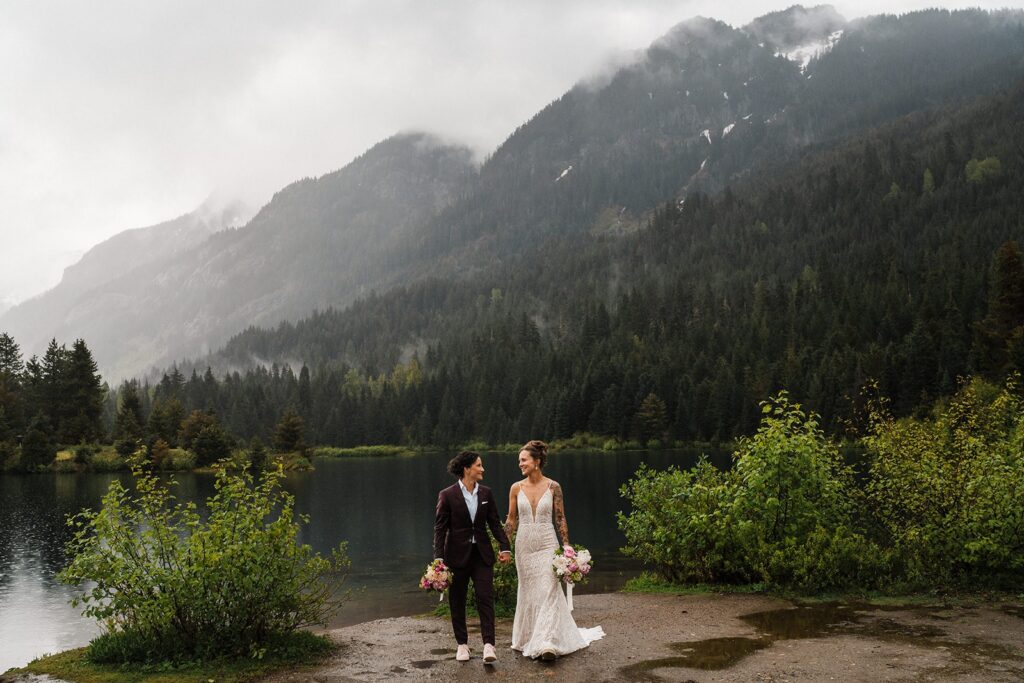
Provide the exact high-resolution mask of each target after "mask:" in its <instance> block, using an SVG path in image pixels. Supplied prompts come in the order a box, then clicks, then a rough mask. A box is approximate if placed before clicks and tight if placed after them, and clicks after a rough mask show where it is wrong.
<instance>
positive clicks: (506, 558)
mask: <svg viewBox="0 0 1024 683" xmlns="http://www.w3.org/2000/svg"><path fill="white" fill-rule="evenodd" d="M511 561H512V551H511V550H502V551H501V552H500V553H498V562H501V563H502V564H508V563H509V562H511Z"/></svg>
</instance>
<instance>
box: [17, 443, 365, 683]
mask: <svg viewBox="0 0 1024 683" xmlns="http://www.w3.org/2000/svg"><path fill="white" fill-rule="evenodd" d="M130 463H131V467H132V476H133V483H132V485H131V486H126V485H125V484H123V483H122V482H121V481H120V480H118V479H115V480H113V481H112V482H111V483H110V485H109V488H108V490H107V493H106V495H104V497H103V500H102V505H101V507H100V508H99V509H98V510H95V511H94V510H88V509H87V510H83V511H82V512H80V513H78V514H77V515H74V516H71V517H69V519H68V526H69V527H70V529H71V530H72V532H73V536H72V537H71V539H70V540H69V541H68V543H67V546H66V551H67V553H68V557H69V560H70V561H69V563H68V565H67V566H66V567H65V568H64V569H63V570H61V572H60V573H59V574H58V578H59V580H60V581H62V582H63V583H66V584H70V585H72V586H77V587H79V588H80V590H81V593H79V594H78V595H77V597H75V599H74V600H73V601H72V604H73V605H74V606H78V607H81V608H82V613H83V615H84V616H86V617H91V618H93V619H95V620H96V621H97V622H98V623H99V624H100V626H101V627H102V632H101V634H100V635H99V636H97V637H96V638H94V639H93V640H92V641H91V642H90V644H89V646H88V647H86V648H81V649H78V650H73V651H70V652H65V653H60V654H57V655H52V656H48V657H42V658H40V659H38V660H35V661H34V662H32V663H30V664H29V665H27V666H26V667H24V668H23V669H20V670H17V671H16V673H17V672H24V673H46V674H49V675H53V676H57V677H60V678H66V679H68V680H75V681H79V682H82V681H147V682H150V683H156V682H157V681H164V680H176V681H177V680H201V681H207V680H209V679H211V678H215V679H216V680H239V681H241V680H248V679H250V678H251V677H253V676H258V675H263V674H266V673H269V672H271V671H273V670H276V669H280V668H283V667H286V666H287V667H289V668H294V666H295V665H301V664H308V663H313V662H315V661H318V660H320V659H322V658H323V657H324V656H326V655H327V654H329V653H331V652H333V651H334V650H335V649H336V648H335V646H334V645H333V644H332V643H331V641H330V640H329V639H328V638H326V637H324V636H320V635H315V634H313V633H310V632H309V631H307V630H304V629H306V628H307V627H309V626H312V625H317V624H320V625H323V624H325V623H326V621H327V619H328V618H329V616H330V615H331V614H333V613H334V612H335V611H336V610H337V609H339V608H340V607H341V605H342V604H343V603H344V602H345V600H346V599H347V596H348V594H347V593H343V592H341V590H340V588H341V585H342V584H343V582H344V580H345V578H346V576H347V572H348V567H349V560H348V558H347V555H346V544H345V543H341V544H339V546H338V547H337V548H335V549H334V550H333V551H332V553H331V554H330V556H329V557H323V556H321V555H320V554H319V553H316V552H314V551H313V550H312V548H310V546H308V545H305V544H301V543H299V542H298V537H299V531H300V528H301V526H303V525H304V524H308V522H309V518H308V517H306V516H305V515H298V514H296V513H295V512H294V502H295V500H294V496H292V495H291V494H289V493H287V492H286V491H284V490H283V489H282V488H281V480H282V478H283V476H284V473H283V470H282V469H281V468H278V469H276V470H270V471H267V472H264V473H262V474H260V475H259V476H257V475H254V474H252V473H251V472H249V471H248V470H246V469H232V468H231V466H230V463H219V465H220V467H219V468H218V469H217V479H216V483H215V493H214V494H212V495H211V496H210V497H209V498H208V499H207V500H206V502H205V505H204V508H205V510H206V512H205V513H204V514H202V515H201V514H200V512H199V510H198V509H197V507H196V506H195V505H194V504H191V503H183V502H179V501H178V500H177V499H176V498H175V496H174V486H175V484H176V482H175V481H174V480H173V478H171V479H168V478H166V477H162V476H160V475H159V474H158V472H157V471H156V470H155V469H154V467H153V463H152V462H151V461H150V460H148V459H147V458H146V457H145V455H144V451H143V450H142V449H140V450H139V452H138V453H136V454H135V455H133V456H132V457H131V458H130Z"/></svg>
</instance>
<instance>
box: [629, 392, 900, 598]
mask: <svg viewBox="0 0 1024 683" xmlns="http://www.w3.org/2000/svg"><path fill="white" fill-rule="evenodd" d="M733 458H734V461H735V466H734V468H733V469H732V470H730V471H729V472H719V471H718V470H716V469H715V468H714V467H712V466H711V465H710V463H708V462H707V460H705V459H703V458H702V459H701V460H700V462H699V463H698V465H697V466H696V467H695V468H694V469H692V470H690V471H685V472H684V471H681V470H679V469H677V468H674V467H670V468H669V469H668V470H667V471H664V472H657V471H654V470H651V469H649V468H647V467H646V466H642V467H641V468H640V469H639V470H638V471H637V473H636V475H635V476H634V478H633V479H631V480H630V481H629V482H628V483H627V484H626V485H625V486H623V487H622V489H621V494H622V496H623V497H624V498H625V499H626V500H627V501H628V502H629V503H630V504H631V506H632V512H630V513H629V514H623V513H619V526H620V528H621V529H622V530H623V532H624V533H625V535H626V541H627V545H626V547H625V548H623V551H624V552H625V553H626V554H628V555H633V556H635V557H638V558H640V559H641V560H643V561H644V562H645V563H647V564H650V565H652V567H653V568H654V569H655V570H656V571H657V572H658V573H659V574H660V575H661V576H662V577H663V578H665V579H666V580H668V581H670V582H673V583H690V582H738V581H756V582H763V583H765V584H768V585H774V586H785V587H796V588H802V589H815V590H816V589H823V588H831V587H839V586H848V585H859V583H858V582H861V581H868V582H872V581H875V580H877V578H878V571H879V567H882V566H884V565H885V558H884V555H883V553H881V551H880V550H879V549H878V548H877V547H876V546H874V545H873V543H872V542H871V541H870V540H869V539H868V538H866V537H865V536H864V535H863V534H861V533H859V532H856V531H854V530H852V529H853V524H854V521H855V520H856V519H857V516H856V515H855V514H854V512H855V507H856V505H855V504H856V502H857V501H858V500H859V496H858V494H857V492H856V490H855V488H854V485H853V477H852V473H851V471H850V470H849V468H848V467H847V466H846V465H845V464H844V463H843V461H842V458H841V457H840V454H839V450H838V448H837V447H836V445H835V444H834V443H832V442H831V441H830V440H829V439H827V438H826V437H825V435H824V433H823V432H822V431H821V429H820V427H819V426H818V420H817V416H815V415H814V414H809V415H808V414H805V413H804V412H803V411H802V410H801V408H800V406H799V405H798V404H792V403H790V402H789V399H788V397H787V395H786V393H785V392H782V393H780V394H779V395H778V396H776V397H775V398H773V399H772V400H771V401H768V402H766V403H764V404H763V416H762V420H761V425H760V427H759V428H758V430H757V433H756V434H755V435H754V436H753V437H750V438H746V439H742V440H741V441H740V442H739V445H738V447H737V450H736V452H735V453H734V454H733Z"/></svg>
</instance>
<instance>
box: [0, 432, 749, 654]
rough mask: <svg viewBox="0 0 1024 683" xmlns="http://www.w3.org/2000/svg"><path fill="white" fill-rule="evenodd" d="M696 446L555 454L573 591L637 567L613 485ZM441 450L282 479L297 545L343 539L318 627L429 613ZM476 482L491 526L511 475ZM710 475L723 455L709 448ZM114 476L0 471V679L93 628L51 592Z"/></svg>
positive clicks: (71, 591)
mask: <svg viewBox="0 0 1024 683" xmlns="http://www.w3.org/2000/svg"><path fill="white" fill-rule="evenodd" d="M700 455H701V451H698V450H674V451H611V452H606V451H558V452H555V453H553V454H552V455H551V457H550V458H549V461H548V466H547V467H546V468H545V474H546V475H548V476H550V477H551V478H552V479H555V480H557V481H559V482H560V483H561V484H562V487H563V489H564V491H565V506H566V517H567V518H568V522H569V533H570V537H571V539H572V541H573V542H574V543H580V544H583V545H585V546H586V547H588V548H590V550H591V552H592V553H593V556H594V562H595V565H594V572H593V573H592V574H591V577H590V582H589V583H588V584H587V585H585V586H581V587H578V588H577V593H587V592H603V591H611V590H617V589H618V588H620V587H621V586H622V585H623V584H624V583H625V581H626V580H627V579H628V578H630V577H632V576H635V575H636V574H638V573H639V572H640V571H641V567H640V565H639V564H638V563H637V562H636V561H635V560H632V559H630V558H627V557H625V556H623V554H622V553H621V551H620V548H621V546H622V545H623V543H624V542H625V538H624V537H623V535H622V533H621V532H620V531H619V530H618V525H617V523H616V513H617V512H618V511H620V510H623V509H624V507H625V501H624V500H623V499H622V498H621V497H620V496H619V487H620V486H621V485H622V484H624V483H625V482H626V481H627V480H629V478H630V477H631V476H632V475H633V473H634V472H635V471H636V469H637V467H638V466H639V465H640V464H641V463H647V464H648V465H650V466H651V467H653V468H655V469H664V468H666V467H668V466H669V465H677V466H678V467H680V468H683V469H686V468H689V467H692V466H693V465H694V464H696V462H697V460H698V459H699V457H700ZM450 457H451V454H450V453H420V454H415V455H409V456H387V457H345V458H316V459H315V460H314V469H313V470H311V471H305V472H293V473H289V474H288V475H287V477H286V479H285V483H284V486H285V488H286V489H287V490H288V491H289V492H290V493H292V494H293V495H294V496H295V499H296V506H295V507H296V511H297V512H299V513H302V514H305V515H309V517H310V523H309V524H308V525H305V526H303V527H302V532H301V536H300V539H301V542H302V543H307V544H309V545H311V546H312V547H313V548H314V549H315V550H317V551H319V552H321V553H325V554H326V553H329V552H330V551H331V549H333V548H334V547H336V546H337V544H338V543H339V542H341V541H347V542H348V555H349V558H350V559H351V561H352V566H351V569H350V571H349V573H348V577H347V580H346V582H345V590H346V591H349V592H350V597H349V599H348V600H347V601H346V602H345V604H344V606H343V607H342V608H341V610H340V611H339V612H338V613H337V614H336V615H335V616H334V618H333V619H332V621H331V623H330V624H329V626H331V627H338V626H344V625H349V624H354V623H360V622H364V621H369V620H373V619H380V618H385V617H393V616H403V615H412V614H421V613H424V612H428V611H430V610H432V609H433V608H434V607H435V606H436V605H437V600H438V598H437V595H436V594H427V593H425V592H423V591H421V590H419V588H418V587H417V580H418V578H419V577H420V575H421V574H422V572H423V570H424V568H425V566H426V565H427V563H428V562H430V560H431V559H432V558H431V556H432V550H431V544H432V536H433V518H434V505H435V503H436V501H437V492H438V491H439V490H440V489H442V488H444V487H445V486H448V485H450V484H451V483H453V481H454V480H453V478H452V477H451V476H450V475H449V474H448V473H447V471H446V465H447V462H448V460H449V458H450ZM482 457H483V463H484V467H485V469H486V473H485V476H484V482H483V483H484V484H485V485H487V486H490V487H491V488H492V489H493V490H494V492H495V498H496V502H497V503H498V504H499V518H500V519H502V520H504V518H505V515H506V513H507V509H508V508H507V505H508V489H509V487H510V486H511V484H512V483H513V482H515V481H517V480H519V479H520V478H521V475H520V474H519V470H518V468H517V467H516V457H517V455H516V454H515V453H508V452H505V453H484V454H483V456H482ZM708 457H709V458H710V459H711V461H712V462H713V463H714V464H716V465H717V466H719V467H727V466H728V463H729V458H730V456H729V454H728V453H725V452H716V451H709V452H708ZM173 476H174V478H175V479H176V480H177V482H178V484H177V486H176V487H175V489H174V490H175V495H176V497H177V498H178V500H181V501H187V500H191V501H195V502H196V503H197V504H198V505H200V507H201V506H202V502H203V501H204V500H205V499H206V498H207V497H208V496H209V495H211V494H212V493H213V491H214V475H213V474H209V473H176V474H174V475H173ZM117 478H119V479H121V480H122V481H123V482H125V483H126V484H128V483H129V482H130V481H131V475H130V474H128V473H126V472H123V473H102V474H101V473H84V474H51V473H44V474H0V672H3V671H6V670H7V669H8V668H10V667H14V666H22V665H24V664H26V663H27V662H29V661H30V660H32V659H34V658H35V657H38V656H40V655H43V654H51V653H55V652H59V651H62V650H67V649H70V648H75V647H80V646H82V645H85V644H87V643H88V642H89V640H90V639H92V638H93V637H95V635H96V634H97V633H99V627H98V626H97V625H96V624H95V623H94V622H93V621H91V620H87V619H85V618H84V617H82V616H81V615H80V614H79V610H78V609H76V608H73V607H71V605H70V600H71V598H72V597H74V595H76V594H77V593H78V591H77V590H76V589H75V588H73V587H69V586H65V585H62V584H60V583H59V582H58V581H57V580H56V578H55V575H56V573H57V572H58V571H59V570H60V569H61V567H63V566H64V564H65V563H66V558H65V555H64V545H65V543H66V542H67V541H68V539H69V538H70V536H71V531H70V529H69V528H68V526H67V524H66V519H67V517H68V515H72V514H75V513H76V512H78V511H79V510H81V509H82V508H93V509H95V508H97V507H98V506H99V504H100V499H101V498H102V496H103V494H104V493H105V492H106V490H107V487H108V486H109V485H110V483H111V481H113V480H114V479H117Z"/></svg>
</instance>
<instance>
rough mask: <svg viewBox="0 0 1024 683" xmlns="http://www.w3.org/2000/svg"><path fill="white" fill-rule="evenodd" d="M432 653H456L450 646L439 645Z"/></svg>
mask: <svg viewBox="0 0 1024 683" xmlns="http://www.w3.org/2000/svg"><path fill="white" fill-rule="evenodd" d="M430 654H432V655H453V654H455V650H453V649H451V648H450V647H437V648H434V649H433V650H431V651H430Z"/></svg>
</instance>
